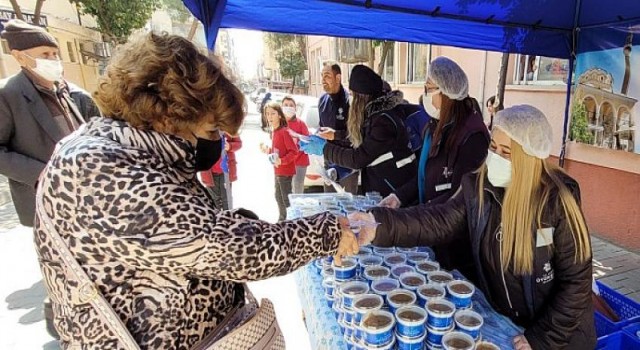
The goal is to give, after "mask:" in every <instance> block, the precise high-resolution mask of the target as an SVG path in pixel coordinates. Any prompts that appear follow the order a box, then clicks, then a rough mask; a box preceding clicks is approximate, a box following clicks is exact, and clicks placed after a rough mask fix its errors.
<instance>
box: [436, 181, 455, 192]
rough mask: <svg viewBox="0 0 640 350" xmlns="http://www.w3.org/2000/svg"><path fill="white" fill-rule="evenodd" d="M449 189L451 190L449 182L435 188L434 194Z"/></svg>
mask: <svg viewBox="0 0 640 350" xmlns="http://www.w3.org/2000/svg"><path fill="white" fill-rule="evenodd" d="M450 189H451V182H449V183H446V184H442V185H437V186H436V192H442V191H446V190H450Z"/></svg>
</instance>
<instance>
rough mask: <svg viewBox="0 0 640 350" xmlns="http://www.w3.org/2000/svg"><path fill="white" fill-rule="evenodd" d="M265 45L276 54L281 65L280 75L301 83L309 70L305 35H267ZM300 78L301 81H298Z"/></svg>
mask: <svg viewBox="0 0 640 350" xmlns="http://www.w3.org/2000/svg"><path fill="white" fill-rule="evenodd" d="M264 40H265V43H266V44H267V46H268V47H269V49H271V51H272V52H273V53H274V54H275V59H276V61H278V64H279V65H280V74H281V75H282V77H284V78H287V79H293V84H294V85H295V82H296V80H297V81H301V78H302V76H303V75H304V70H305V69H307V57H306V55H305V54H306V39H305V37H304V36H303V35H290V34H279V33H267V34H266V35H265V38H264ZM298 78H300V79H298Z"/></svg>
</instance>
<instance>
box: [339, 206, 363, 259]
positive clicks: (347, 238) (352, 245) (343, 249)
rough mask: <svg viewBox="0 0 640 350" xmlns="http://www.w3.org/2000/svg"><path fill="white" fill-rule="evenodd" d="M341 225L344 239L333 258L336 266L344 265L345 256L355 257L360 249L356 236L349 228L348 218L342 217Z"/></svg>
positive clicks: (340, 219)
mask: <svg viewBox="0 0 640 350" xmlns="http://www.w3.org/2000/svg"><path fill="white" fill-rule="evenodd" d="M338 222H339V223H340V229H341V230H342V237H340V243H338V251H336V255H335V256H334V257H333V259H334V261H335V263H336V265H338V266H340V265H342V258H343V257H345V256H353V255H356V254H358V251H359V250H360V247H359V246H358V241H357V238H356V235H354V234H353V232H352V231H351V229H350V228H349V220H348V219H347V218H346V217H344V216H343V217H340V218H339V219H338Z"/></svg>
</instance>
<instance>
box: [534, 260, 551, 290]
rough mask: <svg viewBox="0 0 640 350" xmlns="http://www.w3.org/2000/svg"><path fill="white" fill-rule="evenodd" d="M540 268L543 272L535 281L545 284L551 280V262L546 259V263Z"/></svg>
mask: <svg viewBox="0 0 640 350" xmlns="http://www.w3.org/2000/svg"><path fill="white" fill-rule="evenodd" d="M542 270H543V271H544V273H543V274H542V276H541V277H538V278H536V283H542V284H547V283H549V282H551V281H553V277H554V276H553V275H554V274H553V267H551V262H550V261H548V262H546V263H544V266H543V267H542Z"/></svg>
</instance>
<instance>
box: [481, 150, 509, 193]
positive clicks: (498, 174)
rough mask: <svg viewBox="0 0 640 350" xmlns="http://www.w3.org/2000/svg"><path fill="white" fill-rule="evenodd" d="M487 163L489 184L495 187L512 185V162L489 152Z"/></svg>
mask: <svg viewBox="0 0 640 350" xmlns="http://www.w3.org/2000/svg"><path fill="white" fill-rule="evenodd" d="M486 163H487V170H488V171H487V177H488V178H489V182H491V184H492V185H493V186H495V187H508V186H509V184H510V183H511V161H510V160H507V159H504V158H502V157H500V156H499V155H497V154H495V153H494V152H491V151H489V154H488V155H487V160H486Z"/></svg>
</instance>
